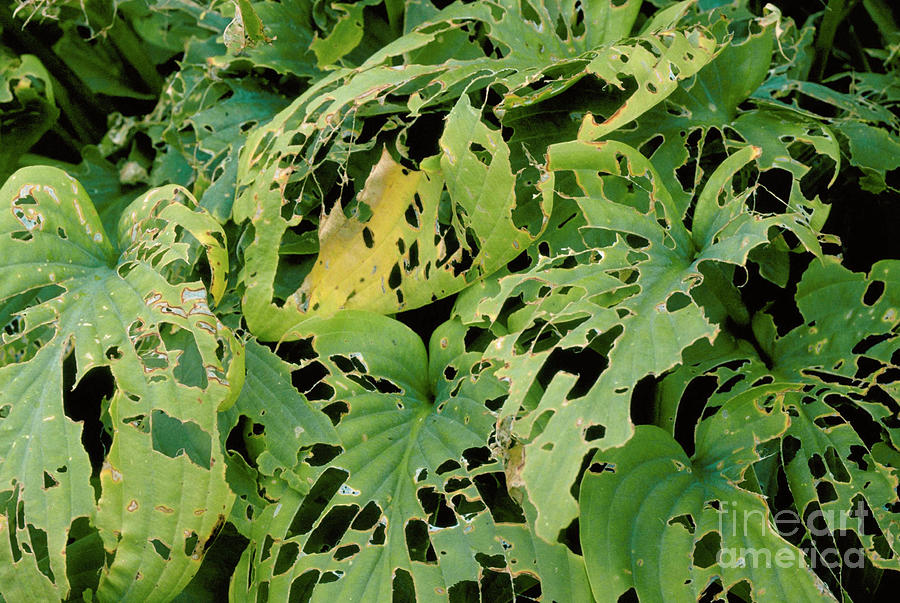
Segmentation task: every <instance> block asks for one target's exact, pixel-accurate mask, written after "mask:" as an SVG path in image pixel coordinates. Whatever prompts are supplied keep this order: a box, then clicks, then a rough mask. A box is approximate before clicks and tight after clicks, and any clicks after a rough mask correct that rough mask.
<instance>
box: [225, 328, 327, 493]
mask: <svg viewBox="0 0 900 603" xmlns="http://www.w3.org/2000/svg"><path fill="white" fill-rule="evenodd" d="M245 349H246V360H245V362H246V367H247V369H246V370H247V374H246V377H245V379H244V387H243V388H242V389H241V394H240V396H239V397H238V399H237V401H236V402H235V403H234V406H233V407H231V409H230V410H228V411H227V412H225V413H222V414H220V415H219V431H220V433H222V434H223V437H224V436H227V434H228V433H229V432H230V431H231V429H232V428H234V427H235V426H236V425H238V423H239V420H240V418H241V417H242V416H243V417H246V418H247V420H248V424H247V426H246V432H245V434H244V439H245V441H246V444H247V447H248V448H249V449H250V450H252V451H253V453H254V454H253V456H254V458H253V460H254V462H255V464H256V468H257V470H258V471H259V473H261V474H262V475H265V476H269V477H279V478H280V479H282V480H284V481H286V482H287V483H288V485H290V486H291V487H292V488H293V489H295V490H297V491H298V492H301V493H303V494H305V493H306V492H308V490H309V487H310V486H311V485H312V483H311V482H310V483H307V482H306V481H305V479H304V478H305V477H309V475H306V476H305V475H303V474H302V472H299V471H300V470H302V469H303V468H304V467H307V468H308V466H305V465H301V466H298V465H297V450H298V449H300V448H303V447H305V446H312V445H313V444H336V443H337V434H336V433H335V431H334V427H333V426H332V425H331V422H330V421H329V420H328V417H327V416H326V415H324V414H322V413H320V412H318V411H317V410H315V409H313V408H311V407H310V404H309V402H307V400H306V398H304V397H303V396H302V395H301V394H299V393H298V392H297V390H296V389H294V387H293V386H292V385H291V375H290V369H291V368H293V367H291V366H290V365H288V364H286V363H285V362H284V361H283V360H281V359H280V358H279V357H278V356H276V355H275V354H274V353H272V352H271V351H269V349H268V348H266V347H265V346H262V345H260V344H258V343H256V342H255V341H252V340H251V341H248V342H247V345H246V348H245ZM254 425H258V426H261V427H262V433H259V434H258V433H256V432H255V431H254ZM310 479H314V475H313V477H311V478H310Z"/></svg>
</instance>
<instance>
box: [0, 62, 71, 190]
mask: <svg viewBox="0 0 900 603" xmlns="http://www.w3.org/2000/svg"><path fill="white" fill-rule="evenodd" d="M0 117H2V126H0V180H6V178H7V177H8V176H9V175H10V174H12V172H13V171H14V170H15V169H16V167H17V162H18V160H19V157H21V155H22V154H24V153H25V152H27V151H28V149H29V148H31V147H32V146H33V145H34V144H35V143H36V142H37V141H38V140H40V138H41V136H43V135H44V133H45V132H47V130H49V129H50V128H52V127H53V125H54V124H55V123H56V119H57V117H59V109H57V108H56V103H55V100H54V95H53V84H52V82H51V79H50V74H49V73H48V72H47V70H46V69H45V68H44V66H43V65H42V64H41V62H40V60H38V58H37V57H36V56H34V55H30V54H23V55H21V56H19V57H15V58H14V57H10V56H8V55H7V54H6V51H5V49H3V48H2V47H0Z"/></svg>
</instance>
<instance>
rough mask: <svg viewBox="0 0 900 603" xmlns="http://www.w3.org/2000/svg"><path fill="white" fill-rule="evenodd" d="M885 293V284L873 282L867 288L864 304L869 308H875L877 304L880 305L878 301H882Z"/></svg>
mask: <svg viewBox="0 0 900 603" xmlns="http://www.w3.org/2000/svg"><path fill="white" fill-rule="evenodd" d="M883 293H884V282H883V281H872V282H871V283H869V286H868V287H866V292H865V294H864V295H863V303H864V304H865V305H867V306H874V305H875V304H876V303H878V300H879V299H881V296H882V294H883Z"/></svg>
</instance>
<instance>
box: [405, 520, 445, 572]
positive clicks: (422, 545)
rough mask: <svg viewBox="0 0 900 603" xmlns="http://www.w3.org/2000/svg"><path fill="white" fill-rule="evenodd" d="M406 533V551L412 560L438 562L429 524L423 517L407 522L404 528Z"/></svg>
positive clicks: (429, 562)
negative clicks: (429, 535)
mask: <svg viewBox="0 0 900 603" xmlns="http://www.w3.org/2000/svg"><path fill="white" fill-rule="evenodd" d="M404 532H405V534H406V551H407V553H408V554H409V560H410V561H420V562H423V563H428V564H436V563H437V555H436V554H435V552H434V547H433V546H432V545H431V539H430V538H429V537H428V525H427V524H426V523H425V522H424V521H422V520H421V519H411V520H409V521H407V522H406V527H405V529H404Z"/></svg>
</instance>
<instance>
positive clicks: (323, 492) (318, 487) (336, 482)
mask: <svg viewBox="0 0 900 603" xmlns="http://www.w3.org/2000/svg"><path fill="white" fill-rule="evenodd" d="M349 476H350V474H349V473H348V472H346V471H344V470H342V469H337V468H335V467H329V468H328V469H326V470H325V471H324V472H323V473H322V475H321V476H319V479H318V480H316V483H315V484H314V485H313V487H312V488H311V489H310V491H309V494H307V495H306V498H304V499H303V502H302V503H301V504H300V507H299V508H298V509H297V512H296V513H295V514H294V518H293V519H292V520H291V525H290V527H289V528H288V531H287V534H286V535H285V538H286V539H288V538H293V537H294V536H299V535H302V534H306V533H307V532H309V531H310V530H311V529H312V527H313V525H314V524H315V522H316V519H318V518H319V515H321V514H322V511H324V510H325V507H326V506H327V505H328V502H329V501H330V500H331V499H332V497H333V496H334V495H335V493H336V492H337V491H338V489H339V488H340V487H341V485H342V484H343V483H344V482H345V481H346V480H347V478H348V477H349Z"/></svg>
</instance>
